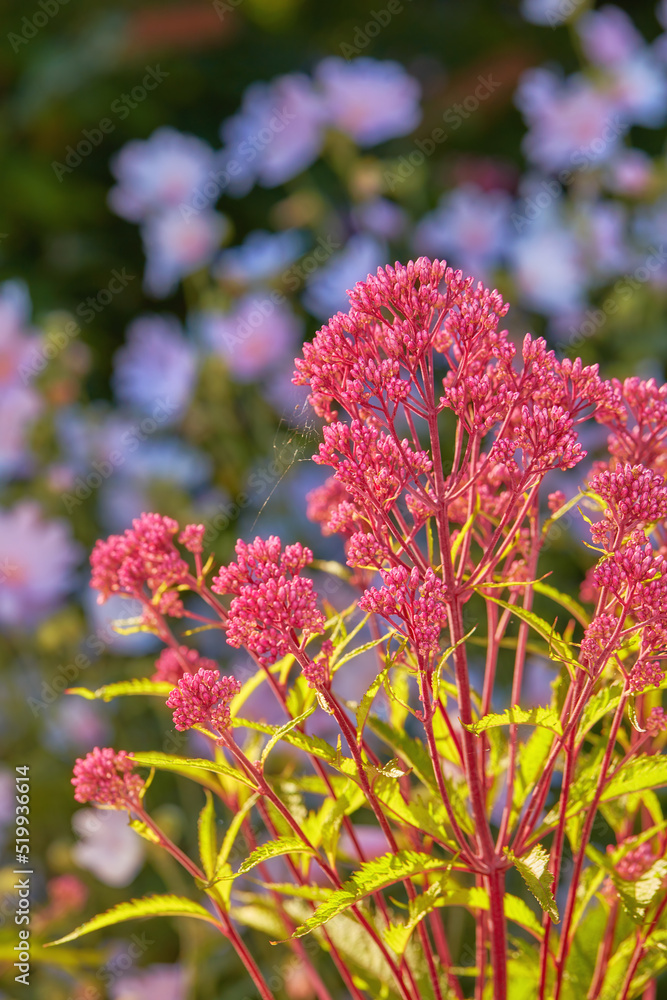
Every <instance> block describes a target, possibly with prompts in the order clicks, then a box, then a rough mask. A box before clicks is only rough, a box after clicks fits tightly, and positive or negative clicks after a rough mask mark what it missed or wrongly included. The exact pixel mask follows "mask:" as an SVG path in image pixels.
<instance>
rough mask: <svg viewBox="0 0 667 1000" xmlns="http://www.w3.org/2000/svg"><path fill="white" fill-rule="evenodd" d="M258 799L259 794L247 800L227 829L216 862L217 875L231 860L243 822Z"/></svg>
mask: <svg viewBox="0 0 667 1000" xmlns="http://www.w3.org/2000/svg"><path fill="white" fill-rule="evenodd" d="M258 798H259V793H256V794H255V795H251V796H250V798H249V799H246V801H245V802H244V803H243V805H242V806H241V808H240V809H239V810H238V812H237V813H235V815H234V818H233V819H232V821H231V823H230V824H229V826H228V827H227V832H226V833H225V836H224V839H223V841H222V846H221V847H220V850H219V852H218V857H217V859H216V862H215V873H216V874H217V872H218V870H219V869H220V868H222V866H223V865H224V864H226V863H227V859H228V858H229V855H230V852H231V849H232V847H233V846H234V841H235V840H236V837H237V835H238V832H239V830H240V829H241V826H242V824H243V820H244V819H245V817H246V816H247V814H248V813H249V812H250V810H251V809H252V807H253V806H254V805H255V803H256V802H257V799H258Z"/></svg>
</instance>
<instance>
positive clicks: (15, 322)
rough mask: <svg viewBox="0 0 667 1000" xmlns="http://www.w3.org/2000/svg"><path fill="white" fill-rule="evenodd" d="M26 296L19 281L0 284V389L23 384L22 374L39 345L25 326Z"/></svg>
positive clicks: (32, 333)
mask: <svg viewBox="0 0 667 1000" xmlns="http://www.w3.org/2000/svg"><path fill="white" fill-rule="evenodd" d="M30 309H31V305H30V295H29V293H28V288H27V286H26V285H25V283H24V282H22V281H5V282H4V283H3V284H1V285H0V388H2V389H4V388H6V387H7V386H11V385H22V386H24V387H25V385H26V378H25V375H24V374H22V371H23V369H24V366H26V368H27V369H30V367H31V366H30V364H29V361H30V359H31V357H32V356H34V352H35V350H36V349H37V346H38V344H39V336H38V335H36V333H35V331H33V330H31V329H30V328H29V327H28V321H29V318H30Z"/></svg>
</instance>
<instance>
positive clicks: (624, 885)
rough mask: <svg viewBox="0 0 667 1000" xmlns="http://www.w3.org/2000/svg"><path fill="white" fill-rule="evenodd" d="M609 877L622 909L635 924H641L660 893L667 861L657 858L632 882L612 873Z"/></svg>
mask: <svg viewBox="0 0 667 1000" xmlns="http://www.w3.org/2000/svg"><path fill="white" fill-rule="evenodd" d="M611 877H612V881H613V883H614V885H615V886H616V889H617V891H618V894H619V896H620V897H621V903H622V904H623V909H624V910H625V912H626V913H627V914H628V916H629V917H630V918H631V919H632V920H634V921H635V923H641V921H642V920H643V919H644V916H645V915H646V910H647V909H648V907H649V906H650V905H651V903H652V902H653V901H654V899H655V898H656V897H657V895H658V893H661V892H662V888H663V885H664V883H665V878H666V877H667V860H666V859H664V858H659V859H658V860H657V861H655V862H654V864H653V865H651V867H650V868H649V869H648V871H646V872H644V874H643V875H641V876H640V878H638V879H637V880H636V881H633V882H626V880H625V879H622V878H619V877H618V875H617V874H616V872H612V875H611Z"/></svg>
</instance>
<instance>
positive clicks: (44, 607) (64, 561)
mask: <svg viewBox="0 0 667 1000" xmlns="http://www.w3.org/2000/svg"><path fill="white" fill-rule="evenodd" d="M81 554H82V553H81V550H80V547H79V545H78V544H77V543H76V542H75V541H74V540H73V538H72V535H71V530H70V526H69V524H67V522H65V521H60V520H58V521H56V520H47V519H46V518H45V517H44V515H43V513H42V511H41V509H40V507H39V505H38V504H37V503H34V502H32V501H29V500H25V501H22V502H20V503H18V504H16V505H15V506H14V507H12V508H11V509H9V510H1V509H0V625H4V626H7V627H9V628H13V627H19V628H28V627H30V626H33V625H35V624H37V623H38V622H40V621H41V620H42V619H44V618H46V617H47V616H48V615H50V614H51V613H52V612H54V611H56V610H57V608H58V606H59V605H60V604H61V602H62V601H63V600H64V598H65V597H66V595H67V594H68V593H69V592H70V591H71V590H72V588H73V586H74V572H75V569H76V566H77V564H78V563H79V560H80V558H81Z"/></svg>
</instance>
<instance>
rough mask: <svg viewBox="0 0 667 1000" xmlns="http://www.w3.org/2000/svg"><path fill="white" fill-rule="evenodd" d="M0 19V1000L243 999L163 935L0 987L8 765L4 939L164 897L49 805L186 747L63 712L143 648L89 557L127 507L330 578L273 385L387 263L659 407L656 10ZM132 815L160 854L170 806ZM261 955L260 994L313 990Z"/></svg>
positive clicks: (661, 95) (559, 549) (176, 800)
mask: <svg viewBox="0 0 667 1000" xmlns="http://www.w3.org/2000/svg"><path fill="white" fill-rule="evenodd" d="M0 20H1V24H2V28H1V30H0V46H2V48H3V57H2V59H1V60H0V74H1V80H2V90H3V103H2V110H1V112H0V129H1V130H2V135H1V140H2V146H3V149H4V157H3V161H2V164H1V166H0V172H1V173H0V184H1V187H2V192H3V197H2V198H1V199H0V280H1V282H2V283H1V284H0V660H1V669H2V692H3V697H2V699H1V700H0V755H1V757H2V761H3V763H2V764H0V844H1V845H2V846H3V847H4V848H5V855H4V858H3V863H4V864H5V868H3V869H2V871H1V872H0V971H3V970H4V976H3V977H0V997H2V998H6V997H14V996H15V995H16V993H17V991H18V990H20V996H23V997H29V998H32V997H34V998H37V1000H42V998H44V1000H46V998H48V1000H105V998H107V997H108V998H111V1000H144V998H152V997H158V996H159V997H161V998H166V1000H185V998H189V1000H212V998H214V997H222V996H224V997H225V1000H235V998H238V1000H242V998H243V997H245V996H246V994H247V989H248V986H247V981H246V978H245V973H244V972H243V970H242V969H241V968H240V966H238V964H237V962H236V960H235V958H234V957H233V956H231V955H230V954H229V953H228V951H227V950H226V949H225V948H221V946H220V943H219V941H218V940H213V938H212V936H211V935H209V934H208V932H206V931H201V929H200V928H198V927H196V928H195V929H194V930H193V928H192V926H190V925H188V924H187V923H185V922H179V921H162V922H157V921H151V922H150V923H149V924H147V925H141V927H142V928H143V927H144V926H145V927H146V928H147V935H148V936H147V937H146V938H144V939H141V938H140V937H139V936H138V937H137V940H134V939H132V938H131V930H127V925H126V926H121V928H119V929H118V931H117V933H116V935H115V936H114V934H108V935H106V937H105V939H104V942H103V943H102V944H99V945H96V946H86V947H84V948H82V949H79V950H75V949H72V950H69V951H68V950H67V949H61V950H60V951H58V950H57V949H56V950H55V951H53V952H50V953H49V954H48V958H49V962H48V963H44V962H43V961H42V960H41V959H39V960H36V961H35V964H34V965H33V974H32V977H31V985H30V986H29V987H15V984H14V982H13V970H12V969H11V963H12V962H13V960H14V959H13V957H10V956H12V951H11V949H12V948H13V945H14V943H15V927H14V925H13V913H14V905H15V897H14V895H13V894H12V892H11V885H12V883H13V881H14V877H13V876H12V874H11V869H12V863H13V857H12V855H11V854H10V853H8V852H9V850H10V846H11V845H13V826H12V825H11V821H12V820H13V788H14V775H15V772H14V768H15V767H16V766H29V767H30V775H31V780H32V795H33V799H32V814H31V819H32V851H33V858H34V863H35V873H36V874H35V877H34V880H33V889H34V896H33V906H34V908H35V911H34V912H35V914H36V917H35V920H36V923H35V924H34V928H35V933H37V934H38V935H43V936H44V937H45V938H49V937H54V936H55V935H56V934H57V933H58V932H63V933H64V931H65V929H69V928H71V927H72V926H73V924H74V922H78V920H79V918H80V917H82V916H83V915H86V916H88V915H92V914H93V913H96V912H99V911H100V910H102V909H105V908H107V907H108V906H110V905H112V904H113V903H115V902H118V901H120V900H121V899H123V898H126V897H127V895H128V893H129V890H128V889H127V888H126V886H128V885H129V883H130V882H132V881H133V880H134V881H133V888H132V892H133V894H135V895H142V894H146V893H149V892H151V891H163V889H164V886H165V884H166V885H168V886H170V887H172V888H173V889H174V891H179V888H181V889H182V887H180V886H179V876H178V873H177V872H175V871H172V870H171V868H170V867H169V866H168V865H166V863H165V862H164V860H163V859H160V858H159V857H158V856H156V855H154V853H153V851H152V848H151V847H150V845H147V844H145V843H144V842H143V841H141V840H140V839H139V838H138V837H137V836H136V834H135V833H134V832H133V831H132V830H130V829H129V828H128V827H127V826H126V820H125V818H124V817H123V816H121V815H120V814H114V813H104V814H100V813H97V812H95V811H92V810H90V809H81V808H79V807H77V806H76V803H74V801H73V798H72V792H71V786H70V785H69V779H70V776H71V766H72V763H73V760H74V758H75V757H76V756H78V755H83V754H84V753H85V752H87V751H88V750H89V749H91V748H92V746H94V745H95V744H99V745H115V746H119V747H120V746H123V747H130V748H141V749H148V748H161V749H163V750H165V751H168V752H176V751H178V750H179V749H181V748H182V746H181V744H182V743H183V738H182V737H177V736H176V735H175V734H174V733H173V732H170V731H169V728H168V717H167V716H166V714H165V712H164V709H163V708H162V707H161V706H160V707H159V708H153V707H151V706H150V705H149V706H147V705H146V704H145V703H144V702H143V701H142V702H141V704H138V703H137V704H133V702H134V701H135V699H127V700H125V701H124V702H123V703H113V704H109V705H106V704H100V703H97V702H95V703H93V702H88V701H84V700H82V699H76V698H72V697H68V696H63V691H64V689H65V688H66V687H68V686H71V685H76V684H80V685H84V686H86V687H97V686H99V685H101V684H103V683H107V682H109V681H112V680H116V679H121V678H125V677H131V676H150V674H151V673H152V672H153V670H154V666H153V665H154V660H155V656H156V652H157V650H156V647H155V645H154V644H153V642H152V639H151V637H147V636H142V635H138V636H137V635H135V636H125V637H122V636H119V635H118V634H117V633H115V632H114V630H113V628H112V626H111V624H110V623H111V621H112V620H114V619H116V618H118V617H119V616H121V614H122V615H123V616H126V615H127V609H126V608H119V607H118V606H117V605H114V603H113V602H109V603H108V604H106V605H104V606H102V607H99V606H98V605H96V604H95V599H94V595H93V594H92V592H91V591H90V590H89V588H88V568H87V567H88V564H87V555H88V552H89V550H90V548H91V547H92V545H93V543H94V542H95V540H96V539H97V538H99V537H103V536H106V535H107V534H109V533H111V532H122V531H123V530H124V528H125V527H127V526H129V524H130V523H131V519H132V518H133V517H135V516H137V515H138V514H139V513H141V512H142V511H143V510H158V511H160V512H161V513H165V514H169V515H171V516H173V517H176V518H178V519H180V520H181V521H198V522H203V523H204V524H205V525H206V528H207V535H206V540H207V544H208V547H210V549H212V550H213V551H214V552H215V554H216V556H217V558H218V559H221V560H224V559H229V558H230V556H231V555H232V553H233V545H234V541H235V540H236V538H237V537H238V536H239V535H243V536H244V537H252V536H253V535H254V534H255V533H259V534H262V535H267V534H269V533H271V532H278V533H280V534H281V535H282V536H283V537H284V538H286V539H288V540H295V539H297V538H298V539H299V540H301V541H304V542H307V543H308V544H310V545H311V546H312V547H313V548H314V549H315V551H316V554H317V555H319V556H321V557H325V558H329V557H332V558H339V557H340V551H339V549H338V546H337V543H336V542H335V541H334V540H332V539H330V538H329V539H327V538H324V539H323V538H321V537H320V533H319V528H318V526H317V525H316V524H311V523H310V522H308V521H307V520H306V519H305V517H304V513H305V507H306V502H305V495H306V494H307V492H308V491H309V490H310V489H312V488H313V487H315V486H317V485H318V484H319V483H321V482H322V479H323V476H322V474H321V471H320V470H319V469H318V467H317V466H315V465H314V464H313V463H312V462H310V461H309V458H310V455H311V454H312V453H313V451H314V450H315V447H316V444H315V442H316V437H317V427H316V424H315V422H314V421H313V419H312V418H311V417H310V416H309V415H308V413H307V411H306V410H305V408H304V394H303V393H302V391H301V390H298V389H296V388H295V387H294V386H292V385H291V373H292V361H293V358H294V356H295V354H296V353H298V351H299V345H300V344H301V342H302V341H303V339H304V338H308V337H311V336H312V335H313V334H314V332H315V331H316V330H317V329H318V326H319V325H321V323H322V322H324V321H326V319H327V318H328V317H329V316H330V315H331V314H333V313H334V312H336V311H337V310H339V309H344V308H345V302H346V296H345V290H346V289H347V288H350V287H352V286H353V284H354V283H355V282H356V281H358V280H362V279H364V278H365V277H366V275H367V274H368V273H369V272H370V271H374V270H375V268H376V267H377V266H378V265H381V264H385V263H387V262H393V261H395V260H401V261H405V260H407V259H409V258H411V257H416V256H418V255H420V254H427V255H429V256H432V257H435V256H437V257H440V258H445V259H447V261H448V262H450V263H451V264H452V265H454V266H456V267H460V268H462V269H463V270H464V271H465V272H466V273H468V274H472V275H474V276H475V277H477V278H480V279H482V280H483V281H484V282H485V283H488V284H491V285H492V286H496V287H498V288H499V289H500V290H501V291H502V292H503V294H504V295H505V297H506V298H507V299H508V300H509V301H510V302H511V310H510V312H509V314H508V317H507V322H508V325H509V329H510V331H511V333H512V336H513V337H515V338H516V340H517V342H519V341H520V339H521V338H522V337H523V335H524V333H525V332H526V331H527V330H531V331H533V332H536V333H538V334H541V335H543V336H545V337H546V338H547V340H548V341H549V344H550V346H551V347H553V348H554V349H555V350H556V351H557V352H559V354H560V355H561V356H570V357H572V358H574V357H576V356H578V355H581V356H582V357H583V358H584V360H585V361H586V362H587V363H599V364H600V366H601V369H602V371H603V373H604V374H605V375H606V376H608V377H609V376H614V377H619V378H625V377H627V376H629V375H640V376H642V377H643V378H650V377H655V378H656V379H657V380H659V381H663V380H664V376H665V363H666V361H667V320H666V317H665V300H666V297H667V161H666V160H665V122H666V121H667V34H665V28H666V27H667V3H664V2H663V3H661V4H658V5H657V6H656V5H655V4H654V3H652V2H644V0H633V2H629V0H628V2H626V3H624V4H619V5H599V6H596V5H594V4H592V3H590V2H586V0H523V2H517V0H506V2H503V0H500V2H492V0H467V2H466V3H460V2H454V0H451V2H450V0H440V2H433V0H432V2H427V0H377V3H375V4H372V5H370V6H369V5H368V4H366V3H362V2H359V0H338V2H337V3H335V4H322V3H320V2H318V0H212V2H180V3H179V2H173V3H166V2H163V3H152V4H151V3H145V4H142V3H138V2H130V0H126V2H122V0H115V2H104V3H103V2H100V0H89V2H88V3H86V4H82V3H80V2H77V0H30V2H26V0H20V2H19V0H5V2H4V4H3V7H2V13H1V14H0ZM663 241H664V242H663ZM575 489H576V477H575V478H574V479H573V492H574V490H575ZM552 550H553V552H552V557H553V558H554V559H558V558H562V561H563V565H565V566H566V567H567V566H570V568H571V571H572V577H573V579H574V578H575V576H576V575H577V574H578V573H580V572H581V569H582V567H584V566H585V565H587V562H586V559H587V557H586V555H585V550H583V549H582V550H581V551H579V550H576V551H573V550H572V549H571V548H568V546H567V545H566V543H565V542H564V541H561V542H559V541H558V540H554V541H553V544H552ZM559 553H560V554H559ZM568 560H569V562H568ZM198 639H199V637H198ZM200 645H201V649H202V650H203V651H204V652H205V653H206V654H207V655H209V656H213V657H215V658H216V659H218V660H219V661H220V662H221V663H222V664H223V665H224V666H225V667H227V668H229V669H234V670H236V672H237V674H239V675H240V676H242V674H243V670H244V669H246V668H245V665H244V664H243V663H241V662H240V661H239V659H238V656H236V658H234V657H232V656H231V650H229V648H228V647H226V646H224V644H222V648H220V643H219V641H218V640H216V641H215V642H214V641H211V640H210V639H208V638H207V636H206V634H204V636H203V637H201V642H200ZM356 681H357V683H359V684H361V683H362V681H363V678H357V679H356ZM538 681H539V678H538ZM347 693H348V696H349V697H357V696H358V694H359V692H358V691H357V690H356V689H355V690H352V687H351V688H350V691H349V692H347ZM136 701H137V702H139V699H137V700H136ZM260 709H261V706H260ZM267 711H268V709H267ZM179 739H180V740H181V743H179V742H178V740H179ZM160 788H161V792H160V794H162V795H163V799H164V804H163V805H162V806H158V814H159V816H160V819H161V821H162V822H163V824H165V826H167V827H169V829H171V830H172V832H173V834H174V836H175V837H183V838H184V841H183V842H184V846H186V847H187V846H188V840H187V838H188V837H189V836H191V834H192V831H191V830H190V826H191V824H189V823H188V822H187V820H186V817H191V816H192V815H193V812H194V810H196V809H197V808H198V806H199V801H198V799H195V798H193V799H192V800H190V799H189V798H188V795H189V794H190V793H188V790H187V788H186V789H184V788H182V787H181V786H180V785H176V784H170V783H169V782H165V783H164V784H163V785H161V786H160ZM195 791H196V790H195ZM193 795H194V793H193ZM168 803H169V804H168ZM96 940H97V939H96ZM259 940H261V939H260V938H258V941H259ZM147 941H148V942H149V943H146V942H147ZM263 947H265V949H266V948H267V946H265V945H264V946H263ZM268 950H269V951H271V950H270V949H268ZM267 962H271V963H273V969H274V971H275V972H276V974H277V975H279V977H280V983H281V985H280V988H279V989H278V994H279V995H280V996H285V997H289V998H294V1000H308V998H309V997H311V996H312V992H311V990H310V987H309V985H308V983H307V982H305V981H303V980H302V978H301V977H300V973H299V970H298V968H295V967H293V966H290V965H289V963H288V960H287V959H285V963H284V964H283V965H281V962H283V958H282V957H280V958H276V953H275V950H274V951H273V952H272V953H271V955H270V956H269V957H268V958H267ZM3 963H4V964H3ZM195 968H196V969H197V976H196V977H195V976H194V975H193V970H194V969H195ZM3 984H4V992H3ZM221 984H224V990H223V988H222V985H221Z"/></svg>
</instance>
